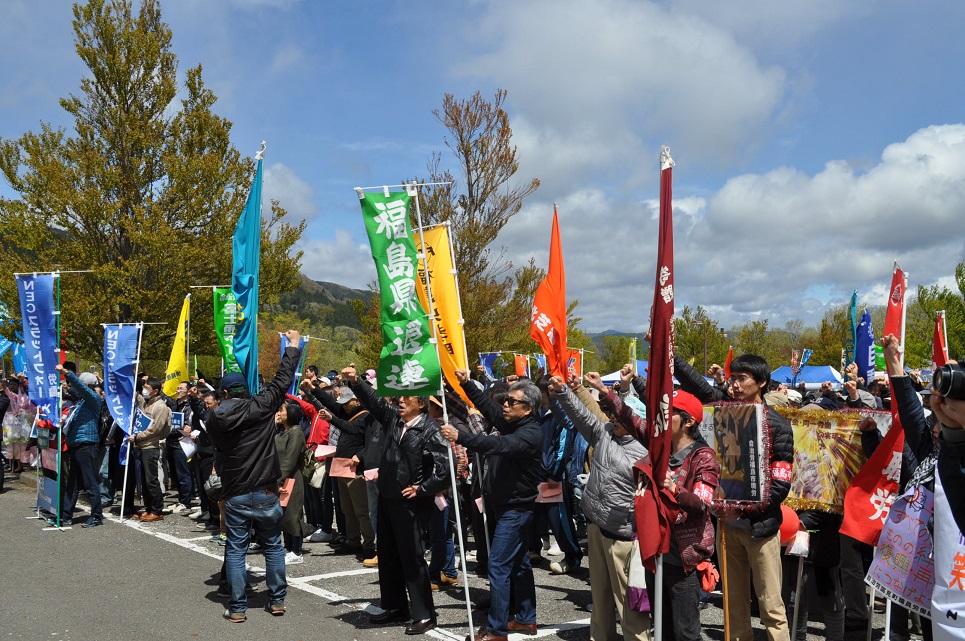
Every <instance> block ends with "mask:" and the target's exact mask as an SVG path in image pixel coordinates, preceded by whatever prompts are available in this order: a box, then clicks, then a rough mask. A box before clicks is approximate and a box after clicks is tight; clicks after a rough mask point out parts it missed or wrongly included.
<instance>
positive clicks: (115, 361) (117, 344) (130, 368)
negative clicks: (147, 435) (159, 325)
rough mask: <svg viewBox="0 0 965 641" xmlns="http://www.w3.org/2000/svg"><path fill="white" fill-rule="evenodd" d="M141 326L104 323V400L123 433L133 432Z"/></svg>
mask: <svg viewBox="0 0 965 641" xmlns="http://www.w3.org/2000/svg"><path fill="white" fill-rule="evenodd" d="M140 332H141V330H140V327H138V326H137V325H105V326H104V403H105V404H106V405H107V410H108V411H109V412H110V413H111V417H112V418H113V419H114V421H115V422H117V426H118V427H119V428H121V431H122V432H124V434H127V435H130V433H131V422H132V420H133V419H132V414H133V413H134V387H135V380H134V377H135V374H134V372H135V370H136V368H137V358H138V349H139V342H140Z"/></svg>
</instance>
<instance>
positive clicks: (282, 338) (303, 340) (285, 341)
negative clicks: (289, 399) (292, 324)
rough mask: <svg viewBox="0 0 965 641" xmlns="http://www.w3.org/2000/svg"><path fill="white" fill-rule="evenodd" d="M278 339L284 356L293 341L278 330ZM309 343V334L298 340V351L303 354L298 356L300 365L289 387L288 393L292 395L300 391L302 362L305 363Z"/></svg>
mask: <svg viewBox="0 0 965 641" xmlns="http://www.w3.org/2000/svg"><path fill="white" fill-rule="evenodd" d="M278 339H279V340H278V342H279V344H280V345H281V356H282V358H284V357H285V350H286V349H287V348H288V346H289V345H291V343H289V342H288V337H287V336H285V335H284V334H282V333H281V332H278ZM307 343H308V337H307V336H302V337H301V338H300V339H299V340H298V352H299V353H300V354H301V356H299V357H298V367H297V368H296V369H295V378H293V379H292V384H291V387H289V388H288V393H289V394H291V395H292V396H294V395H295V392H297V391H298V385H299V383H301V379H302V364H303V363H302V359H303V358H304V357H305V345H306V344H307Z"/></svg>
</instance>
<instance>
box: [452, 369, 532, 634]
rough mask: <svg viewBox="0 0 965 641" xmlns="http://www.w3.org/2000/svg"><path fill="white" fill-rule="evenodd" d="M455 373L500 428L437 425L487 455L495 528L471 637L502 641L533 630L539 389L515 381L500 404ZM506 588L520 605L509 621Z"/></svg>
mask: <svg viewBox="0 0 965 641" xmlns="http://www.w3.org/2000/svg"><path fill="white" fill-rule="evenodd" d="M456 377H457V378H458V379H459V382H460V383H461V384H462V388H463V390H464V391H465V393H466V396H467V397H468V398H469V400H470V401H472V403H473V405H475V406H476V409H478V410H479V411H480V412H481V413H482V415H483V416H484V417H485V418H486V420H488V421H489V423H490V424H491V425H492V426H493V428H494V429H496V430H498V431H499V435H498V436H496V435H491V434H474V433H471V432H460V431H457V430H456V429H455V428H454V427H452V426H451V425H443V426H442V428H441V429H442V435H443V437H445V438H446V439H447V440H448V441H450V442H452V443H459V444H460V445H463V446H465V447H466V448H468V449H470V450H472V451H474V452H478V453H480V454H486V455H488V465H487V467H486V477H485V479H484V481H483V487H484V497H485V498H484V501H485V502H486V504H487V505H486V509H487V510H491V511H492V513H493V514H494V515H495V521H496V527H495V532H494V534H493V538H492V545H491V547H490V551H489V586H490V606H489V618H488V621H487V625H484V626H483V627H482V628H481V629H480V630H479V634H478V635H476V639H477V641H506V639H507V637H508V635H509V633H510V632H520V633H522V634H535V633H536V586H535V583H534V582H533V568H532V566H531V565H530V562H529V540H530V529H531V528H532V525H533V509H534V508H535V507H536V497H537V496H538V495H539V492H538V490H537V486H538V485H539V482H540V476H541V472H542V445H543V431H542V430H541V429H540V425H539V419H538V415H537V410H538V409H539V407H540V404H541V402H542V393H541V392H540V390H539V388H538V387H536V385H534V384H533V383H532V381H520V382H518V383H515V384H514V385H513V386H512V387H510V388H509V392H508V393H507V395H506V399H505V400H504V401H503V405H502V407H500V406H499V405H496V403H494V402H493V401H492V400H491V399H490V398H489V396H487V395H486V393H485V392H483V391H482V390H481V389H480V388H479V387H477V386H476V385H475V384H474V383H473V382H470V380H469V371H468V370H457V371H456ZM510 586H512V592H513V594H514V595H515V600H516V603H517V604H518V605H519V608H518V610H517V612H516V617H515V618H514V619H513V620H509V606H510ZM467 638H468V637H467Z"/></svg>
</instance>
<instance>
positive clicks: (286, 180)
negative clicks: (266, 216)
mask: <svg viewBox="0 0 965 641" xmlns="http://www.w3.org/2000/svg"><path fill="white" fill-rule="evenodd" d="M262 189H263V191H264V196H263V198H264V201H265V202H269V201H270V200H277V201H278V202H279V203H281V206H282V207H284V208H285V209H286V210H287V211H288V216H287V218H288V219H289V220H294V221H298V220H302V219H304V220H311V219H313V218H315V216H317V215H318V205H317V204H316V203H315V188H314V187H312V186H311V185H310V184H308V183H307V182H305V181H304V180H302V179H301V178H299V177H298V175H297V174H295V172H294V171H292V170H291V169H289V168H288V167H287V166H285V165H283V164H282V163H280V162H279V163H275V164H273V165H271V166H269V167H268V168H267V169H265V182H264V187H263V188H262Z"/></svg>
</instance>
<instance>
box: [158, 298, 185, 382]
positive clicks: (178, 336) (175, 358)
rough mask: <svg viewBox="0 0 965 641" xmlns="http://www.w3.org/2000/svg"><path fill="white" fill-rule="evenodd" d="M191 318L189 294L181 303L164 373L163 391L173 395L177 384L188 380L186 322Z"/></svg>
mask: <svg viewBox="0 0 965 641" xmlns="http://www.w3.org/2000/svg"><path fill="white" fill-rule="evenodd" d="M190 319H191V294H188V295H187V296H185V297H184V303H182V305H181V315H180V316H179V317H178V327H177V330H176V331H175V334H174V344H173V345H172V346H171V358H169V359H168V367H167V370H166V372H165V375H164V387H163V388H162V389H163V390H164V393H165V394H166V395H167V396H171V397H173V396H174V395H175V394H177V391H178V385H180V384H181V383H183V382H186V381H187V380H188V343H187V334H188V323H190Z"/></svg>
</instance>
